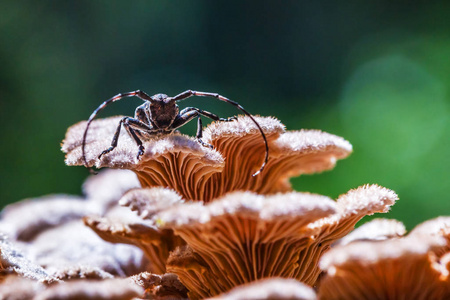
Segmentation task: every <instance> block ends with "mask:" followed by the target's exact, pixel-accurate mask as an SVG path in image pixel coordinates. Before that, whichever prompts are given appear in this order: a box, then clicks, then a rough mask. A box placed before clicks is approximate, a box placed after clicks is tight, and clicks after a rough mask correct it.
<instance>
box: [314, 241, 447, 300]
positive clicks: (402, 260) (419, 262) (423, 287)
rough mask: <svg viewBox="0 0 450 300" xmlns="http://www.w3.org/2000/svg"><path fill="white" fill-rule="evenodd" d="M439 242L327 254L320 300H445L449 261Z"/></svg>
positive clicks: (382, 244) (358, 245) (357, 245)
mask: <svg viewBox="0 0 450 300" xmlns="http://www.w3.org/2000/svg"><path fill="white" fill-rule="evenodd" d="M443 245H445V240H444V239H443V238H442V237H438V236H428V237H425V236H421V237H419V236H415V235H412V236H408V237H405V238H400V239H392V240H385V241H378V242H374V241H372V242H367V241H366V242H354V243H351V244H348V245H344V246H338V247H336V248H333V249H331V250H330V251H329V252H327V253H325V254H324V255H323V257H322V258H321V260H320V267H321V268H322V269H323V270H324V271H326V275H325V276H324V277H323V278H322V280H321V281H320V285H319V290H318V296H319V299H327V300H328V299H330V300H332V299H350V300H351V299H419V300H420V299H423V300H425V299H449V297H450V281H449V277H448V273H449V269H448V267H449V265H448V260H447V259H448V256H445V260H444V257H443V260H442V261H441V262H439V260H438V258H437V257H436V255H435V254H434V253H433V252H434V250H435V249H439V248H441V247H442V246H443Z"/></svg>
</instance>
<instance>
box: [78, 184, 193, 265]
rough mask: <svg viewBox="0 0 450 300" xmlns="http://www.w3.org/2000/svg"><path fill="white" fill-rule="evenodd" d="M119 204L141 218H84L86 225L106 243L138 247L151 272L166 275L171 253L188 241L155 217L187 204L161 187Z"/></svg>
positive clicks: (139, 191) (134, 194) (137, 193)
mask: <svg viewBox="0 0 450 300" xmlns="http://www.w3.org/2000/svg"><path fill="white" fill-rule="evenodd" d="M119 203H120V204H121V205H122V206H126V207H129V208H130V209H131V210H132V211H136V212H137V213H138V216H139V217H140V218H137V217H136V218H131V220H123V219H118V218H108V217H106V218H101V217H95V216H89V217H85V218H84V223H85V224H86V225H87V226H89V227H90V228H91V229H92V230H94V231H95V232H96V233H97V234H98V235H99V236H100V237H101V238H102V239H104V240H105V241H108V242H112V243H125V244H132V245H135V246H138V247H139V248H141V249H142V250H143V251H144V253H145V255H146V256H147V258H148V260H149V269H148V270H149V271H150V272H152V273H156V274H164V273H165V272H166V261H167V258H168V256H169V252H170V251H173V250H174V249H175V248H176V247H178V246H182V245H184V244H185V242H184V240H183V239H181V238H180V237H178V236H175V235H174V233H173V230H172V229H161V228H159V227H158V226H157V224H155V222H154V220H153V219H152V218H153V216H154V215H155V214H156V213H157V212H159V211H161V210H164V209H168V208H170V207H172V206H173V205H176V204H177V203H183V200H182V199H181V197H180V196H179V195H178V194H177V193H176V192H175V191H172V190H170V189H167V188H161V187H158V188H151V189H133V190H130V191H128V192H127V193H125V195H123V197H122V198H121V199H120V201H119ZM136 219H138V220H136Z"/></svg>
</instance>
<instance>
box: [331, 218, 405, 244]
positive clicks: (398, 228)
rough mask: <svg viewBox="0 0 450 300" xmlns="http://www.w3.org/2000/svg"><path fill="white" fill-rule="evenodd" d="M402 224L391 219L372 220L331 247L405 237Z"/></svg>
mask: <svg viewBox="0 0 450 300" xmlns="http://www.w3.org/2000/svg"><path fill="white" fill-rule="evenodd" d="M405 233H406V229H405V225H403V223H402V222H399V221H397V220H393V219H373V220H372V221H370V222H367V223H365V224H364V225H361V226H360V227H358V228H356V229H355V230H353V231H352V232H350V233H349V234H347V235H346V236H344V237H343V238H342V239H340V240H338V241H337V242H335V243H334V244H333V245H332V246H333V247H335V246H338V245H339V246H343V245H347V244H349V243H352V242H355V241H383V240H387V239H391V238H398V237H401V236H403V235H405Z"/></svg>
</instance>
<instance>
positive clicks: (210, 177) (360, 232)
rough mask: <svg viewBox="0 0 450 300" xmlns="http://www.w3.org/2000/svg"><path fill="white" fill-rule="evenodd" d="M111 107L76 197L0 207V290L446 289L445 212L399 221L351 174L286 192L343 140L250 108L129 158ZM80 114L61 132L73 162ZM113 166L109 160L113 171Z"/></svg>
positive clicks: (170, 294)
mask: <svg viewBox="0 0 450 300" xmlns="http://www.w3.org/2000/svg"><path fill="white" fill-rule="evenodd" d="M119 120H120V117H112V118H106V119H100V120H97V121H94V122H93V123H92V124H91V130H90V134H89V135H88V137H87V143H86V160H87V164H88V165H89V166H96V167H97V168H104V167H108V168H109V169H107V170H105V171H101V172H100V174H99V175H97V176H90V177H89V178H88V179H87V180H86V182H85V183H84V185H83V191H84V196H82V197H76V196H67V195H52V196H47V197H43V198H39V199H28V200H24V201H21V202H18V203H15V204H11V205H9V206H7V207H6V208H5V209H4V210H3V211H2V213H1V218H0V298H1V299H450V279H449V270H450V217H440V218H437V219H434V220H430V221H427V222H425V223H423V224H420V225H419V226H417V227H416V228H415V229H414V230H412V231H411V232H409V233H406V230H405V227H404V226H403V224H402V223H401V222H399V221H396V220H389V219H374V220H372V221H370V222H368V223H365V224H364V225H362V226H360V227H358V228H357V229H354V228H355V225H356V223H357V222H358V221H359V220H361V219H362V218H363V217H364V216H367V215H372V214H374V213H385V212H388V211H389V209H390V207H391V206H392V205H394V204H395V202H396V201H397V200H398V197H397V195H396V194H395V193H394V192H393V191H391V190H389V189H386V188H384V187H380V186H378V185H364V186H361V187H358V188H356V189H353V190H350V191H348V192H347V193H345V194H343V195H341V196H340V197H338V199H337V200H333V199H330V198H328V197H326V196H322V195H317V194H311V193H305V192H296V191H293V190H292V187H291V185H290V182H289V179H290V178H291V177H294V176H299V175H302V174H312V173H317V172H322V171H326V170H330V169H332V168H333V167H334V166H335V164H336V162H337V160H338V159H343V158H346V157H347V156H348V155H349V154H350V153H351V152H352V146H351V144H350V143H349V142H347V141H346V140H344V139H343V138H341V137H338V136H335V135H332V134H329V133H325V132H322V131H319V130H300V131H288V132H286V131H285V127H284V125H283V124H281V123H280V122H279V121H278V120H277V119H274V118H270V117H256V120H257V121H258V123H259V124H260V125H261V127H262V129H263V131H264V133H265V135H266V137H267V140H268V143H269V148H270V157H269V161H268V163H267V165H266V167H265V170H264V171H263V172H262V173H260V174H259V175H258V176H254V177H253V176H252V174H253V173H255V171H257V170H258V169H259V167H260V164H261V161H262V159H263V157H264V149H265V148H264V144H263V143H262V140H261V136H260V133H259V131H258V128H257V127H256V126H255V124H254V123H253V122H252V121H251V120H250V119H249V118H248V117H239V118H238V119H237V120H236V121H233V122H216V123H212V124H210V125H209V126H208V127H207V128H206V129H205V131H204V135H203V140H204V141H205V142H206V143H209V144H211V145H213V149H210V148H208V147H203V146H202V145H200V144H199V143H198V142H197V141H196V140H195V139H194V138H192V137H189V136H186V135H182V134H179V133H175V134H172V135H166V136H158V137H154V138H151V139H148V140H147V141H145V143H144V147H145V153H144V155H143V156H141V157H140V159H139V160H138V159H137V158H136V153H137V146H136V145H135V143H134V141H133V140H132V139H131V138H130V137H129V136H128V135H127V134H126V133H124V134H122V135H121V136H120V141H119V145H118V146H117V148H116V149H115V150H114V151H112V152H110V153H108V154H106V155H103V156H102V157H101V159H98V155H99V154H100V153H102V151H103V150H105V149H107V148H108V147H109V146H110V142H111V139H112V136H113V135H114V131H115V129H116V127H117V124H118V123H119ZM85 128H86V122H80V123H78V124H75V125H74V126H72V127H70V128H69V129H68V131H67V134H66V137H65V140H64V141H63V145H62V150H63V151H64V152H65V153H66V163H67V164H68V165H72V166H75V165H83V164H84V160H83V158H82V149H81V146H82V137H83V133H84V130H85ZM114 169H115V170H114Z"/></svg>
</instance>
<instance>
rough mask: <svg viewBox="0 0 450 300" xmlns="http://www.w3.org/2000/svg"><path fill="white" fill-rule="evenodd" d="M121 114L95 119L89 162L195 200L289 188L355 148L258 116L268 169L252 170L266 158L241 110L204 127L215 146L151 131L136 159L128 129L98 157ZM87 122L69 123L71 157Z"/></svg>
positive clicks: (73, 161) (66, 145)
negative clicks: (295, 179)
mask: <svg viewBox="0 0 450 300" xmlns="http://www.w3.org/2000/svg"><path fill="white" fill-rule="evenodd" d="M120 118H121V117H112V118H107V119H99V120H96V121H93V122H92V123H91V128H90V131H89V134H88V137H87V142H86V159H87V164H88V165H89V166H92V165H94V164H95V165H96V166H97V167H110V168H125V169H130V170H132V171H134V172H135V173H136V174H137V176H138V178H139V181H140V183H141V185H142V187H155V186H161V187H169V188H172V189H174V190H175V191H177V192H178V193H179V194H180V195H181V196H182V197H183V198H184V199H189V200H202V201H206V202H208V201H211V200H213V199H215V198H218V197H220V196H223V195H224V194H226V193H228V192H231V191H236V190H248V191H254V192H257V193H259V194H273V193H277V192H287V191H291V190H292V188H291V185H290V183H289V178H290V177H292V176H298V175H301V174H310V173H313V172H321V171H325V170H328V169H331V168H333V167H334V165H335V164H336V161H337V160H338V159H342V158H345V157H347V156H348V155H349V154H350V153H351V152H352V146H351V145H350V143H348V142H347V141H345V140H344V139H342V138H340V137H337V136H334V135H331V134H328V133H324V132H321V131H318V130H301V131H295V132H288V133H285V132H284V125H283V124H281V123H280V122H279V121H278V120H276V119H275V118H270V117H265V118H263V117H257V116H255V119H256V120H257V122H258V123H259V124H260V126H261V128H262V130H263V131H264V133H265V135H266V137H267V141H268V144H269V161H268V163H267V165H266V167H265V169H264V171H263V172H262V173H261V174H259V175H258V176H255V177H253V176H252V174H253V173H254V172H255V171H257V170H258V169H259V168H260V166H261V164H262V162H263V159H264V153H265V146H264V143H263V139H262V138H261V134H260V132H259V130H258V128H257V127H256V125H255V124H254V123H253V121H252V120H251V119H250V118H249V117H246V116H245V117H242V116H240V117H238V119H237V120H236V121H233V122H213V123H212V124H210V125H209V126H208V127H207V128H206V129H205V130H204V134H203V140H204V141H205V142H206V143H209V144H211V145H213V147H214V150H213V149H210V148H207V147H203V146H201V145H200V144H199V143H198V142H197V141H196V140H194V139H193V138H191V137H188V136H185V135H180V134H178V133H175V134H171V135H162V136H155V137H152V138H148V139H145V140H144V141H143V145H144V147H145V152H144V155H143V156H141V158H140V160H139V161H138V160H137V159H136V155H137V146H136V145H135V143H134V141H132V140H131V138H130V137H129V136H128V134H126V133H125V132H122V133H121V135H120V138H119V140H120V141H119V144H118V146H117V148H116V149H114V150H113V151H111V152H110V153H108V154H105V155H103V156H102V157H101V159H99V160H97V156H98V155H99V154H100V153H102V151H103V150H105V149H106V148H108V147H109V145H110V141H111V138H112V136H113V135H114V131H115V129H116V127H117V124H119V120H120ZM85 128H86V122H80V123H78V124H75V125H73V126H72V127H70V128H69V129H68V131H67V134H66V138H65V140H64V141H63V145H62V150H63V151H64V152H65V153H67V155H66V163H67V164H68V165H83V163H84V162H83V159H82V156H81V140H82V136H83V133H84V130H85ZM259 153H260V154H261V155H259Z"/></svg>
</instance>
